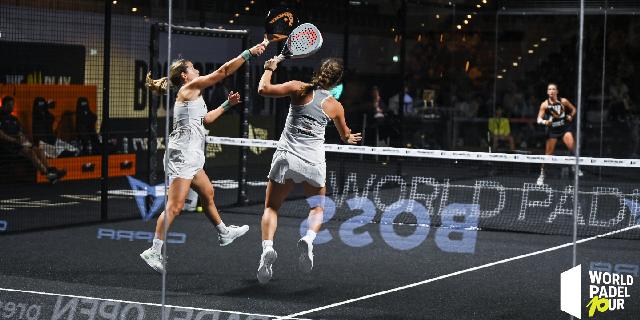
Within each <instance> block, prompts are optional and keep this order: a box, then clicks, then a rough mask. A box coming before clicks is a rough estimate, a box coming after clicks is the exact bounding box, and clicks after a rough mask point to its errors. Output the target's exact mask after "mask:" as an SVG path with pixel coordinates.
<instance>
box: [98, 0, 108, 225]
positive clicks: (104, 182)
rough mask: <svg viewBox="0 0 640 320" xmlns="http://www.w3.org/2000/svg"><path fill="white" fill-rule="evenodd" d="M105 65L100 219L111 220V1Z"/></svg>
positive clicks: (105, 6)
mask: <svg viewBox="0 0 640 320" xmlns="http://www.w3.org/2000/svg"><path fill="white" fill-rule="evenodd" d="M103 53H104V65H103V69H102V123H101V124H100V133H101V135H102V168H101V169H102V170H101V176H100V220H102V221H107V220H109V203H108V201H109V194H108V192H109V148H108V145H109V91H110V86H109V78H110V73H111V1H105V2H104V50H103Z"/></svg>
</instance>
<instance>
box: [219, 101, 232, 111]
mask: <svg viewBox="0 0 640 320" xmlns="http://www.w3.org/2000/svg"><path fill="white" fill-rule="evenodd" d="M220 107H222V109H223V110H224V111H227V110H229V108H231V103H230V102H229V99H227V100H225V101H224V102H223V103H222V104H221V105H220Z"/></svg>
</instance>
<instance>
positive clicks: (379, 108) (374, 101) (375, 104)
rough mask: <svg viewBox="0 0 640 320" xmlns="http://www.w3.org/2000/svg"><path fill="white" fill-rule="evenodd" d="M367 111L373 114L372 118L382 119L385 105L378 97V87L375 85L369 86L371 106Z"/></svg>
mask: <svg viewBox="0 0 640 320" xmlns="http://www.w3.org/2000/svg"><path fill="white" fill-rule="evenodd" d="M368 113H371V114H373V116H372V117H373V119H376V120H384V113H385V107H384V103H383V102H382V99H381V98H380V89H378V87H377V86H373V88H371V106H370V109H369V111H368Z"/></svg>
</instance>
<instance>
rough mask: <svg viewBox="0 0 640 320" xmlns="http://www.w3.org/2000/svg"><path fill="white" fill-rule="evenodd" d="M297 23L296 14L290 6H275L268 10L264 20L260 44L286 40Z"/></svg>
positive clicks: (265, 44)
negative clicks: (262, 39) (262, 36)
mask: <svg viewBox="0 0 640 320" xmlns="http://www.w3.org/2000/svg"><path fill="white" fill-rule="evenodd" d="M298 24H299V21H298V15H297V14H296V13H295V11H293V10H291V9H290V8H286V7H277V8H273V9H271V10H269V12H268V13H267V16H266V17H265V20H264V41H263V42H262V44H263V45H264V46H265V47H266V46H268V45H269V43H271V42H278V41H284V40H286V39H287V37H288V36H289V34H291V32H292V31H293V29H294V28H295V27H296V26H298Z"/></svg>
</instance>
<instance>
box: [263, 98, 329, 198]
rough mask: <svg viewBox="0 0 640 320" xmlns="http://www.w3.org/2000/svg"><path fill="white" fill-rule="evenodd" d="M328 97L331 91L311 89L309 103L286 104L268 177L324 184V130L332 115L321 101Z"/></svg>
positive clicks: (276, 180)
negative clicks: (282, 126) (311, 97)
mask: <svg viewBox="0 0 640 320" xmlns="http://www.w3.org/2000/svg"><path fill="white" fill-rule="evenodd" d="M329 97H331V93H330V92H329V91H327V90H314V91H313V99H312V100H311V101H310V102H309V103H307V104H305V105H302V106H297V105H293V104H292V105H290V106H289V114H288V115H287V122H286V124H285V126H284V130H283V131H282V135H281V136H280V140H279V141H278V147H277V149H276V152H275V153H274V154H273V159H272V160H271V170H269V176H268V177H269V179H271V180H273V181H275V182H277V183H281V184H282V183H284V182H285V180H287V179H291V180H293V182H295V183H300V182H303V181H306V182H308V183H309V184H311V185H312V186H315V187H324V185H325V180H326V176H327V165H326V161H325V156H324V134H325V128H326V126H327V124H328V123H329V121H330V120H331V119H330V118H329V116H327V114H326V113H324V110H323V109H322V104H323V103H324V102H325V100H326V99H327V98H329Z"/></svg>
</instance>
